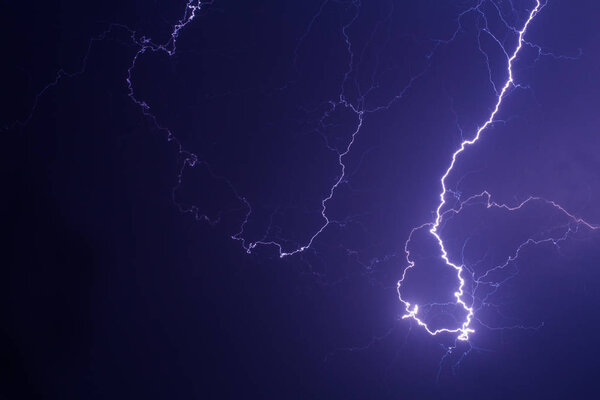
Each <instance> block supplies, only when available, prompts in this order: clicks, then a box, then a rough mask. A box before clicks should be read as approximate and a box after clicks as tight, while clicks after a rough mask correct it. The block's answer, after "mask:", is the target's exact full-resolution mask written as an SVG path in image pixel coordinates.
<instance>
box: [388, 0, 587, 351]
mask: <svg viewBox="0 0 600 400" xmlns="http://www.w3.org/2000/svg"><path fill="white" fill-rule="evenodd" d="M542 7H543V5H542V3H541V2H540V1H539V0H536V5H535V7H534V8H533V9H532V10H531V11H530V12H529V16H528V18H527V20H526V21H525V23H524V24H523V26H522V28H521V29H520V30H516V29H515V30H514V32H515V33H516V34H518V42H517V44H516V47H515V49H514V50H513V52H512V54H511V55H510V56H508V53H507V52H505V54H506V55H507V57H508V60H507V71H506V72H507V76H508V77H507V80H506V82H505V83H504V85H503V86H502V89H501V90H500V91H497V90H496V93H497V100H496V104H495V107H494V109H493V111H492V112H491V113H490V115H489V117H488V119H487V120H486V121H485V122H484V124H483V125H482V126H481V127H480V128H479V129H477V132H476V134H475V136H474V137H473V138H472V139H470V140H464V141H463V142H462V143H461V144H460V147H459V148H458V149H457V150H456V151H455V152H454V153H453V154H452V160H451V162H450V165H449V166H448V168H447V169H446V171H445V172H444V174H443V175H442V177H441V179H440V183H441V187H442V190H441V192H440V203H439V204H438V206H437V209H436V212H435V220H434V221H433V222H431V223H427V224H423V225H421V226H418V227H416V228H414V229H413V230H412V231H411V233H410V235H409V238H408V240H407V241H406V243H405V252H406V259H407V262H408V266H407V267H406V269H405V270H404V272H403V274H402V279H400V281H399V282H398V296H399V298H400V301H401V302H402V303H403V304H404V307H405V311H406V314H405V315H404V316H403V317H402V318H403V319H412V320H414V321H415V322H416V323H417V324H418V325H419V326H421V327H423V328H424V329H425V330H426V331H427V332H428V333H429V334H431V335H437V334H439V333H442V332H447V333H456V334H458V336H457V339H458V340H461V341H466V340H468V339H469V335H470V334H471V333H473V332H475V331H474V329H473V328H472V327H471V323H472V321H473V318H474V313H475V310H474V309H473V306H472V305H469V304H467V302H466V301H465V299H464V294H465V292H464V287H465V280H464V277H463V273H464V268H463V266H462V265H457V264H454V263H453V262H451V261H450V259H449V257H448V252H447V250H446V245H445V244H444V241H443V239H442V237H441V236H440V232H439V228H440V224H441V223H442V221H443V219H444V216H445V215H446V214H448V213H454V214H458V213H459V212H460V211H461V210H462V208H463V206H465V205H466V204H468V203H469V202H471V201H472V200H473V199H475V198H486V199H487V200H486V201H487V207H488V208H490V207H496V208H503V209H505V210H509V211H514V210H517V209H520V208H522V207H523V206H524V205H525V204H527V203H530V202H532V201H541V202H545V203H546V204H548V205H551V206H552V207H554V208H556V209H557V210H559V211H561V212H562V213H564V214H565V215H566V216H567V217H569V218H570V219H571V220H572V222H574V223H575V224H577V225H579V224H582V225H584V226H586V227H587V228H589V229H594V230H595V229H598V228H599V227H598V226H595V225H592V224H590V223H588V222H586V221H584V220H582V219H580V218H577V217H575V216H574V215H572V214H570V213H568V212H567V211H566V210H565V209H564V208H563V207H561V206H560V205H558V204H557V203H555V202H553V201H549V200H545V199H542V198H539V197H533V196H532V197H529V198H528V199H527V200H525V201H523V202H522V203H520V204H518V205H517V206H514V207H509V206H507V205H504V204H498V203H495V202H492V201H491V195H490V194H489V193H488V192H487V191H484V192H483V193H481V194H479V195H475V196H472V197H470V198H468V199H467V200H465V201H463V202H461V204H460V206H459V208H458V209H451V210H447V211H445V212H443V209H444V206H445V205H446V198H447V196H446V195H447V193H448V192H449V190H448V189H447V187H446V179H447V178H448V176H449V175H450V173H451V172H452V170H453V168H454V165H455V163H456V160H457V158H458V156H459V155H460V154H461V153H463V152H464V151H465V150H466V148H467V147H468V146H470V145H473V144H475V143H476V142H477V141H478V140H479V139H480V138H481V136H482V135H483V134H484V133H485V131H486V130H487V129H488V128H489V127H490V126H491V125H492V124H493V122H494V119H495V117H496V114H498V111H499V110H500V106H501V105H502V102H503V101H504V99H505V97H506V94H507V93H508V90H509V89H510V88H511V87H517V85H516V84H515V83H514V79H513V62H514V61H515V60H516V59H517V56H518V55H519V52H520V51H521V49H522V47H523V44H524V43H525V44H528V43H527V42H526V41H525V40H524V39H523V37H524V36H525V34H526V32H527V28H528V27H529V25H530V23H531V22H532V21H533V19H534V18H535V16H536V15H537V14H538V12H539V11H540V10H541V9H542ZM471 10H474V9H471ZM494 39H495V38H494ZM498 43H499V42H498ZM494 88H495V86H494ZM425 227H429V233H430V234H431V235H432V236H433V237H434V238H435V239H436V241H437V243H438V245H439V248H440V250H441V258H442V259H443V260H444V262H445V263H446V265H447V266H448V267H449V268H452V269H454V270H455V271H456V277H457V282H458V289H457V291H456V292H455V293H454V297H455V298H456V301H455V303H454V304H456V305H458V306H460V307H461V308H462V309H464V310H465V312H466V317H465V319H464V321H463V322H462V324H461V325H460V326H459V327H457V328H440V329H435V330H434V329H431V328H430V327H429V326H428V325H427V323H425V322H424V321H423V320H422V319H420V318H419V305H418V304H410V303H409V302H408V301H406V300H404V299H403V298H402V295H401V287H402V284H403V283H404V280H405V277H406V274H407V271H409V270H410V269H412V268H414V267H415V263H414V261H412V260H411V258H410V251H409V249H408V245H409V243H410V241H411V239H412V236H413V234H414V233H415V232H416V231H418V230H420V229H423V228H425ZM570 232H572V229H571V227H569V228H568V230H567V231H566V233H565V235H564V236H563V237H561V238H559V239H552V238H551V239H544V240H533V239H529V240H527V241H526V242H525V243H522V244H521V245H520V246H519V247H518V249H517V251H516V252H515V254H514V255H512V256H511V257H509V258H508V260H507V261H506V263H504V264H502V265H499V266H496V267H493V268H491V269H489V270H488V271H487V272H486V273H485V274H484V275H482V276H480V277H479V278H477V280H476V281H475V283H476V284H479V283H481V282H484V281H483V279H485V278H486V277H487V276H488V274H489V273H490V272H492V271H495V270H499V269H502V268H504V267H506V266H507V265H508V264H509V263H510V262H511V261H513V260H514V259H515V258H516V257H518V255H519V252H520V251H521V249H522V248H523V247H524V246H526V245H529V244H540V243H543V242H552V243H554V244H556V243H557V242H560V241H562V240H565V239H566V237H567V235H568V234H569V233H570Z"/></svg>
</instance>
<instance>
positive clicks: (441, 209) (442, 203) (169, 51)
mask: <svg viewBox="0 0 600 400" xmlns="http://www.w3.org/2000/svg"><path fill="white" fill-rule="evenodd" d="M329 1H330V0H324V1H323V3H322V4H321V6H320V7H319V10H318V12H317V13H316V14H315V15H314V16H313V18H312V19H311V21H310V23H309V24H308V27H307V31H306V32H305V33H304V35H302V36H301V37H300V39H299V41H298V43H301V42H302V40H304V38H305V37H306V36H307V34H308V32H309V31H310V29H311V27H312V26H313V24H314V22H315V20H316V19H317V18H318V17H319V16H320V14H321V12H322V11H323V8H324V7H325V5H327V4H328V3H329ZM484 2H485V0H481V1H479V3H478V5H476V6H474V7H472V8H469V9H467V10H466V11H464V12H463V13H461V14H460V15H459V17H458V20H459V29H457V31H456V32H455V33H454V35H452V37H451V38H450V39H449V40H437V41H436V44H435V46H434V47H433V50H432V51H431V52H430V53H429V55H428V56H427V59H428V60H430V59H431V57H432V55H433V52H434V51H435V49H436V48H437V47H438V46H439V45H440V44H442V43H449V42H451V41H452V40H454V38H455V37H456V35H457V33H458V31H459V30H460V18H461V17H462V16H463V15H465V14H466V13H468V12H471V11H477V12H479V13H481V14H482V15H483V12H482V11H480V10H479V7H481V6H482V4H483V3H484ZM212 4H213V1H212V0H187V3H186V5H185V12H184V13H183V16H182V17H181V18H180V19H179V21H178V22H177V23H176V24H175V25H173V26H172V27H171V32H170V37H169V39H168V40H167V41H166V42H165V43H155V42H153V41H152V39H151V38H149V37H147V36H144V35H139V34H138V33H137V32H136V31H135V30H133V29H131V28H129V27H127V26H125V25H121V24H110V25H109V27H108V29H107V30H106V31H104V32H102V33H101V34H100V35H99V36H97V37H94V38H92V39H91V40H90V42H89V45H88V49H87V52H86V54H85V56H84V58H83V62H82V67H81V69H80V70H78V71H75V72H72V73H68V72H65V71H64V70H62V69H61V70H60V71H59V72H58V74H57V75H56V78H55V79H54V80H53V81H52V82H50V83H49V84H48V85H47V86H46V87H44V88H43V89H42V91H41V92H39V93H38V95H37V96H36V97H35V101H34V104H33V107H32V109H31V112H30V114H29V115H28V116H27V118H26V119H25V120H23V121H17V122H15V123H14V124H12V125H11V126H8V127H4V130H7V129H10V128H13V127H15V126H22V125H26V124H27V123H28V122H29V121H30V120H31V118H32V116H33V113H34V111H35V109H36V108H37V106H38V100H39V99H40V97H41V96H42V95H44V93H45V92H47V91H48V90H49V89H50V88H52V87H54V86H56V85H58V83H59V82H60V81H61V80H62V79H65V78H72V77H75V76H78V75H81V74H83V73H84V71H85V69H86V64H87V59H88V55H89V53H90V51H91V48H92V45H93V43H95V42H97V41H102V40H104V39H106V38H107V37H108V35H109V34H110V33H111V32H112V31H113V30H124V31H126V32H127V33H128V34H129V37H130V39H131V41H132V43H133V44H134V45H135V46H136V47H137V49H136V50H137V51H136V52H135V54H134V55H133V57H132V59H131V62H130V64H129V67H128V68H127V71H126V76H125V82H126V85H127V95H128V96H129V98H130V99H131V100H132V101H133V102H134V103H135V104H136V105H137V106H138V107H139V108H140V110H141V112H142V113H143V114H144V115H145V116H146V117H147V118H148V119H149V120H150V121H152V123H153V124H154V125H155V127H156V128H157V129H159V130H161V131H164V132H166V134H167V138H168V140H169V141H171V142H173V143H175V144H176V147H177V148H178V151H179V155H180V156H181V157H182V158H183V162H182V164H181V168H180V169H179V174H178V177H177V185H176V186H175V188H174V189H173V197H174V202H175V204H176V205H177V206H178V207H179V208H180V210H181V211H182V212H187V213H191V214H193V215H194V216H195V218H196V219H198V220H204V221H207V222H209V223H211V224H214V223H217V222H218V218H217V219H212V218H210V217H209V216H208V215H206V214H202V213H200V211H199V210H198V208H197V207H196V206H191V207H187V208H186V207H183V206H182V205H180V204H178V203H177V201H175V191H176V190H177V189H178V187H179V186H180V185H181V184H182V182H183V174H184V171H185V169H186V168H188V167H194V166H197V165H199V164H202V165H204V166H205V167H206V168H207V169H208V172H209V173H210V174H211V176H212V177H213V178H214V179H216V180H220V181H223V182H225V183H226V184H227V185H228V187H229V188H230V189H231V191H232V193H233V194H234V195H235V196H236V198H237V200H238V201H239V202H240V203H241V204H242V206H243V207H244V208H245V209H246V210H247V211H246V214H245V218H244V220H243V222H242V223H241V226H240V229H239V231H238V232H237V233H235V234H233V235H232V236H231V238H232V239H234V240H236V241H239V242H241V245H242V247H243V248H244V250H245V251H246V252H247V253H251V252H252V250H253V249H254V248H256V247H257V246H274V247H275V248H276V249H277V251H278V255H279V256H280V257H282V258H283V257H286V256H291V255H295V254H298V253H302V252H304V251H305V250H307V249H309V248H311V247H312V246H313V243H314V241H315V240H316V239H317V237H319V236H320V235H321V234H322V233H323V232H324V230H325V229H326V228H327V227H328V226H329V225H330V224H335V223H337V221H335V220H333V219H330V217H329V216H328V214H327V203H328V202H329V201H330V200H331V199H332V198H333V196H334V194H335V192H336V190H337V189H338V187H339V186H340V185H342V184H344V183H345V182H346V179H347V176H346V169H347V166H346V164H345V162H344V159H345V157H346V156H347V155H348V154H349V153H350V151H351V148H352V146H353V144H354V142H355V139H356V137H357V135H358V134H359V132H360V131H361V128H362V126H363V122H364V118H365V117H366V116H367V115H369V114H372V113H375V112H378V111H381V110H388V109H389V108H390V107H391V106H392V104H393V103H394V102H396V101H398V100H399V99H401V98H403V97H404V95H405V94H406V92H407V91H408V90H409V89H411V88H412V85H413V83H414V82H415V81H416V80H417V79H419V78H421V77H422V76H423V75H424V74H425V72H426V70H427V67H428V66H429V64H428V65H427V67H426V68H425V69H423V70H422V71H420V72H418V73H416V74H414V75H412V76H411V77H410V78H409V79H408V80H407V82H406V84H405V85H404V87H403V88H402V89H400V91H399V92H398V93H397V94H396V95H395V96H393V97H392V98H391V100H389V101H388V102H387V103H386V104H383V105H378V106H375V107H372V108H367V107H366V106H365V105H364V103H365V101H364V100H365V99H364V94H363V95H362V96H361V97H359V99H358V101H357V103H356V104H353V103H352V102H351V101H350V100H349V99H348V98H347V97H346V95H345V93H344V86H345V85H346V83H347V81H348V79H349V77H350V75H351V74H352V72H353V60H354V58H355V54H354V53H353V46H352V43H351V40H350V36H349V33H348V29H349V28H350V26H351V25H352V24H353V23H354V22H355V21H356V20H357V18H358V15H359V9H360V6H361V1H360V0H352V1H350V2H349V6H350V7H352V8H354V10H355V13H354V14H353V16H352V17H351V18H350V19H349V20H348V21H347V22H346V23H344V24H343V25H342V29H341V33H342V37H343V40H344V46H345V49H346V51H347V54H348V57H349V65H348V69H347V70H346V71H345V73H344V74H343V80H342V84H341V90H340V93H339V97H338V98H337V99H334V100H330V101H329V102H328V108H327V110H326V111H325V112H324V113H323V115H322V117H321V123H322V122H323V121H324V120H325V119H326V118H327V117H328V116H329V115H330V114H331V113H332V112H334V111H335V110H336V108H338V107H340V108H345V109H348V110H350V111H351V112H353V113H354V114H355V115H356V117H357V123H356V126H355V128H354V129H353V130H352V132H351V135H350V137H349V140H348V142H347V144H346V145H345V146H344V147H343V149H342V150H336V149H331V150H334V151H335V153H336V154H335V156H336V157H337V164H338V166H339V174H338V175H337V177H336V178H335V180H334V182H333V184H332V186H330V187H329V190H328V191H327V193H326V196H325V197H324V198H322V199H321V202H320V205H321V209H320V215H321V217H322V221H323V222H322V224H321V225H320V226H319V227H318V229H316V230H315V232H314V233H313V234H312V235H311V236H310V237H309V238H308V240H307V241H306V243H305V244H303V245H297V246H296V247H295V249H289V250H285V249H284V245H283V244H282V243H280V242H278V241H276V240H271V239H269V238H267V236H268V232H267V233H265V235H264V237H263V239H261V240H257V241H253V242H250V241H248V240H247V239H246V238H245V237H244V233H245V232H244V229H245V227H246V225H247V223H248V221H249V218H250V216H251V214H252V212H253V209H252V207H251V205H250V202H249V201H248V200H247V199H246V197H245V196H244V195H243V194H240V193H239V192H238V191H237V190H236V188H235V187H234V185H233V184H232V183H231V182H230V181H229V180H228V179H227V178H225V177H222V176H219V175H217V174H215V173H214V172H213V171H212V170H211V168H210V166H209V165H208V163H207V162H205V161H201V160H199V158H198V156H196V155H195V154H194V153H192V152H190V151H188V150H186V149H185V148H184V146H183V144H182V143H181V142H180V141H179V140H178V139H177V137H176V136H175V135H174V133H173V132H172V131H171V130H170V129H169V128H166V127H163V126H161V125H160V123H159V122H158V118H157V117H156V115H154V114H153V113H152V112H151V107H150V105H149V104H148V103H147V102H146V101H144V100H141V99H140V98H138V97H137V96H136V92H135V88H134V86H135V85H134V83H133V82H132V80H133V78H132V77H133V73H134V70H135V69H136V66H137V63H138V61H139V60H140V58H141V57H142V56H143V55H144V54H146V53H163V54H166V55H167V56H173V55H174V54H175V53H176V45H177V40H178V38H179V35H180V33H181V32H182V30H183V29H184V28H185V27H186V26H188V25H189V24H191V23H192V21H194V20H195V19H196V18H197V17H199V16H200V15H201V12H202V11H203V10H204V9H205V8H206V7H207V6H210V5H212ZM492 4H493V5H494V6H495V7H496V9H497V10H498V13H499V14H500V18H501V19H502V22H503V23H504V24H505V25H506V26H507V28H508V29H509V30H510V31H511V32H512V33H514V34H515V35H516V36H517V42H516V45H515V48H514V50H513V51H512V54H509V53H508V52H507V51H506V50H505V48H504V46H503V45H502V43H501V41H500V40H499V39H497V38H496V37H495V36H494V35H492V34H491V33H490V31H489V30H488V29H487V27H486V28H485V29H483V31H484V32H486V33H488V34H489V35H490V36H491V37H492V39H493V40H494V41H495V42H496V43H498V45H499V46H500V47H501V49H502V51H503V52H504V54H505V56H506V60H507V64H506V65H507V67H506V74H507V78H506V81H505V82H504V85H503V86H502V87H501V89H500V90H498V88H499V87H498V86H496V85H495V84H494V83H493V82H492V80H491V73H490V70H489V64H488V65H487V67H488V73H490V83H491V84H492V86H493V88H494V92H495V94H496V103H495V106H494V108H493V110H492V111H491V113H490V114H489V116H488V119H487V120H486V121H485V122H484V123H483V124H482V125H481V126H480V127H479V128H478V129H477V130H476V132H475V135H474V136H473V138H472V139H469V140H463V141H462V142H461V143H460V146H459V147H458V149H457V150H456V151H454V153H452V156H451V161H450V164H449V166H448V168H447V169H446V170H445V172H444V174H443V175H442V176H441V178H440V185H441V192H440V194H439V203H438V205H437V208H436V209H435V219H434V220H433V221H431V222H428V223H425V224H422V225H420V226H417V227H415V228H413V229H412V231H411V232H410V234H409V237H408V239H407V241H406V242H405V245H404V251H405V254H406V261H407V266H406V268H405V269H404V270H403V272H402V276H401V279H400V280H399V281H398V282H397V293H398V297H399V299H400V301H401V302H402V304H403V305H404V310H405V312H406V313H405V315H404V316H403V317H402V318H403V319H410V320H413V321H415V322H416V323H417V324H418V325H419V326H421V327H422V328H424V329H425V330H426V331H427V332H428V333H429V334H430V335H434V336H435V335H437V334H440V333H455V334H457V335H458V336H457V339H458V340H460V341H467V340H468V339H469V335H470V334H471V333H474V332H475V330H474V329H473V327H472V323H473V321H474V320H477V321H479V320H478V319H477V318H476V317H475V314H476V311H477V310H478V308H476V307H475V306H474V305H473V304H471V305H469V304H468V302H467V300H465V285H466V282H465V278H464V273H465V266H464V265H459V264H457V263H454V262H452V261H451V260H450V257H449V254H448V250H447V247H446V244H445V243H444V240H443V238H442V236H441V233H440V226H441V225H442V223H443V222H444V218H445V217H446V216H448V215H450V214H454V215H456V214H458V213H460V211H461V210H462V209H463V207H466V206H468V205H471V204H472V203H473V201H475V200H481V199H485V201H486V203H485V204H486V206H487V208H501V209H505V210H507V211H514V210H517V209H520V208H522V207H523V206H525V205H526V204H529V203H531V202H543V203H545V204H546V205H549V206H551V207H553V208H555V209H556V210H558V211H559V212H560V213H562V214H563V215H564V216H566V217H567V218H568V219H569V220H570V221H571V222H572V223H573V224H575V225H576V226H580V225H582V226H585V227H586V228H587V229H590V230H598V229H600V226H598V225H593V224H590V223H588V222H586V221H584V220H583V219H581V218H578V217H576V216H575V215H573V214H571V213H569V212H567V211H566V209H565V208H563V207H562V206H560V205H558V204H557V203H555V202H553V201H549V200H545V199H542V198H540V197H535V196H531V197H529V198H528V199H526V200H525V201H523V202H521V203H520V204H518V205H516V206H513V207H511V206H507V205H504V204H498V203H496V202H492V201H491V195H490V194H489V193H488V192H487V191H484V192H482V193H480V194H478V195H474V196H471V197H469V198H468V199H466V200H464V201H460V202H459V205H458V207H457V208H450V209H445V208H446V206H447V200H448V199H447V194H448V193H450V194H451V195H453V196H454V197H455V198H456V199H457V200H460V199H459V198H458V195H457V194H456V193H454V192H453V191H452V190H450V189H448V188H447V183H446V181H447V179H448V177H449V176H450V174H451V173H452V172H453V170H454V166H455V164H456V162H457V159H458V157H459V156H460V155H461V154H462V153H463V152H465V150H467V148H468V147H469V146H471V145H474V144H475V143H476V142H478V141H479V139H480V138H481V137H482V135H483V134H484V133H485V132H486V130H488V128H490V127H491V126H492V125H493V124H494V122H495V121H496V116H497V114H498V112H499V111H500V108H501V105H502V103H503V102H504V100H505V98H506V96H507V94H508V93H509V91H510V89H511V88H518V87H520V86H519V85H518V84H516V83H515V82H514V76H513V63H514V62H515V60H517V58H518V56H519V53H520V52H521V50H522V48H523V47H524V45H525V46H529V47H531V48H534V49H535V50H536V51H537V52H538V57H540V56H542V55H550V56H553V57H554V58H557V59H558V58H570V57H563V56H555V55H553V54H551V53H546V52H544V51H543V50H542V48H541V47H540V46H538V45H535V44H533V43H531V42H528V41H526V40H525V38H524V37H525V35H526V33H527V29H528V27H529V26H530V24H531V23H532V22H533V20H534V18H535V17H536V16H537V15H538V13H539V12H540V11H541V9H542V8H543V7H544V6H545V5H546V3H545V2H542V1H541V0H536V1H535V7H533V9H531V11H529V13H528V15H527V19H526V20H525V22H524V24H523V25H522V27H521V29H520V30H519V29H517V28H514V27H512V26H510V25H509V24H508V23H507V22H506V21H505V20H504V19H503V17H502V15H501V12H500V10H499V9H498V6H497V5H496V4H495V3H494V2H492ZM486 22H487V21H486ZM298 45H299V44H298ZM480 50H481V48H480ZM580 52H581V51H580ZM484 55H485V56H486V62H488V61H489V60H488V59H487V55H486V54H485V53H484ZM297 56H298V54H297V48H296V51H295V52H294V65H295V62H296V58H297ZM461 134H462V131H461ZM424 228H429V233H430V234H431V235H432V237H433V238H435V240H436V241H437V245H438V247H439V250H440V257H441V259H442V260H443V261H444V262H445V264H446V266H447V267H448V268H450V269H452V270H454V271H456V277H457V283H458V289H457V290H456V291H455V292H454V293H453V295H454V298H455V302H454V303H452V304H454V305H458V306H460V308H462V309H463V310H464V312H465V313H466V317H465V319H464V321H463V322H462V324H460V326H459V327H442V328H438V329H432V328H430V326H429V325H428V324H427V323H426V322H425V321H423V319H422V318H420V316H419V304H412V303H410V302H409V301H407V300H406V299H404V298H403V297H402V287H403V284H404V282H405V278H406V276H407V273H408V272H409V271H410V270H412V269H413V268H415V261H413V260H411V253H410V250H409V244H410V242H411V240H412V238H413V235H414V233H415V232H417V231H419V230H421V229H424ZM573 229H574V228H573V227H572V226H571V225H569V226H568V229H567V231H566V232H565V234H564V235H563V236H562V237H559V238H549V239H541V240H536V239H528V240H527V241H526V242H524V243H523V244H521V245H520V246H519V247H518V249H517V250H516V252H515V253H514V254H513V255H512V256H510V257H509V258H508V260H507V261H506V263H504V264H501V265H498V266H495V267H493V268H491V269H488V271H487V272H485V273H484V274H483V275H481V276H480V277H479V278H477V279H475V280H474V281H475V284H476V285H480V284H489V283H490V282H488V281H484V279H485V278H486V277H488V276H489V274H490V273H491V272H492V271H496V270H501V269H503V268H505V267H506V266H507V265H508V263H509V262H511V261H513V260H514V259H516V258H517V257H518V255H519V252H520V251H521V249H522V248H524V247H525V246H527V245H532V244H533V245H536V244H540V243H545V242H551V243H553V244H557V243H559V242H561V241H563V240H565V239H566V238H567V236H568V235H569V234H570V233H571V232H573V231H574V230H573ZM469 272H470V271H469ZM486 299H487V297H486ZM484 302H485V299H484ZM449 304H450V303H449ZM429 305H431V304H421V306H422V307H425V306H429ZM479 322H481V321H479ZM482 325H484V326H485V324H483V323H482Z"/></svg>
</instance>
